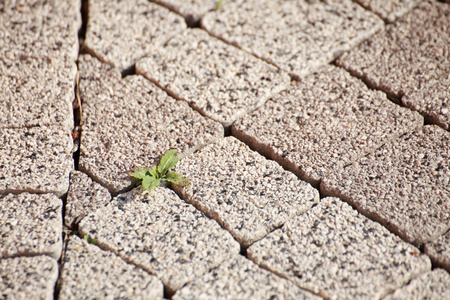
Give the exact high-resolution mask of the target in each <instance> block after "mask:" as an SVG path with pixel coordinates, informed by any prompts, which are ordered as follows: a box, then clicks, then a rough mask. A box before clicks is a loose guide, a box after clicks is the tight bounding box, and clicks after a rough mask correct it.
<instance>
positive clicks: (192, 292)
mask: <svg viewBox="0 0 450 300" xmlns="http://www.w3.org/2000/svg"><path fill="white" fill-rule="evenodd" d="M172 299H173V300H179V299H230V300H231V299H299V300H300V299H302V300H306V299H317V300H318V299H322V298H320V297H317V296H315V295H313V294H311V293H308V292H306V291H303V290H301V289H300V288H298V287H297V286H295V285H294V284H293V283H291V282H290V281H288V280H286V279H284V278H280V277H278V276H276V275H275V274H273V273H271V272H269V271H267V270H265V269H262V268H260V267H258V266H257V265H256V264H254V263H253V262H252V261H250V260H248V259H246V258H244V257H243V256H241V255H236V256H235V257H234V258H233V259H230V260H229V261H227V262H224V263H222V264H221V265H220V267H219V268H217V269H214V270H212V271H211V272H209V273H207V274H205V275H204V276H202V277H200V278H198V279H196V280H194V281H192V282H190V283H188V284H187V285H185V286H184V287H183V288H182V289H181V290H179V291H178V292H177V293H176V294H175V295H174V296H173V298H172Z"/></svg>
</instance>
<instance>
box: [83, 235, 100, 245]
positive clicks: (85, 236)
mask: <svg viewBox="0 0 450 300" xmlns="http://www.w3.org/2000/svg"><path fill="white" fill-rule="evenodd" d="M83 240H85V241H86V242H88V243H89V244H92V245H97V241H96V240H94V239H91V237H90V236H89V235H87V234H85V235H84V236H83Z"/></svg>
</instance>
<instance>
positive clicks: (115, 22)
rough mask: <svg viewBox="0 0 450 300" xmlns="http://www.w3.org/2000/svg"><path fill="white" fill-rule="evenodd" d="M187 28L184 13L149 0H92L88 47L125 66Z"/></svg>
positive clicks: (100, 55) (102, 56)
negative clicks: (181, 14) (173, 10)
mask: <svg viewBox="0 0 450 300" xmlns="http://www.w3.org/2000/svg"><path fill="white" fill-rule="evenodd" d="M185 28H186V23H185V21H184V19H183V18H182V17H180V16H178V15H177V14H175V13H173V12H171V11H169V10H168V9H166V8H164V7H162V6H159V5H157V4H154V3H150V2H148V1H147V0H130V1H125V2H124V1H120V0H97V1H89V14H88V23H87V28H86V40H85V44H84V47H85V48H86V49H87V50H88V51H90V52H91V53H95V56H96V57H98V58H99V59H101V60H102V61H104V62H106V63H109V64H111V65H112V66H115V67H117V68H119V69H122V70H123V69H127V68H129V67H131V66H132V65H134V63H135V62H136V60H138V59H139V58H141V57H143V56H144V55H146V54H148V53H150V49H151V48H152V47H153V46H157V47H158V46H162V45H163V44H164V43H165V42H166V41H167V40H168V39H169V38H170V37H171V36H173V35H175V34H176V33H178V32H181V31H183V30H184V29H185Z"/></svg>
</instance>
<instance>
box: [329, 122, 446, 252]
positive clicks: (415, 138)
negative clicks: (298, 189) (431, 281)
mask: <svg viewBox="0 0 450 300" xmlns="http://www.w3.org/2000/svg"><path fill="white" fill-rule="evenodd" d="M449 149H450V133H449V132H447V131H445V130H443V129H442V128H440V127H437V126H434V125H433V126H424V127H423V128H422V129H421V130H418V131H416V132H414V133H412V134H408V135H405V136H403V137H401V138H400V139H398V140H395V141H392V142H391V143H387V144H386V145H384V146H382V147H381V148H379V149H377V150H376V151H375V152H374V153H372V154H369V155H368V156H366V157H363V158H361V159H360V160H359V161H357V162H355V163H353V164H351V165H349V166H347V167H345V168H344V169H343V170H341V171H340V172H336V173H333V174H329V175H328V176H326V177H325V178H324V179H323V180H322V183H321V192H322V193H323V194H325V195H333V196H339V197H341V198H342V199H345V200H346V201H347V202H349V203H351V204H352V205H354V206H355V207H357V208H358V210H360V211H363V212H364V214H365V215H368V216H370V218H371V219H374V220H377V221H379V222H380V223H382V224H384V225H385V226H386V227H388V228H389V229H390V230H391V231H393V232H395V233H397V234H398V235H400V236H401V237H402V238H403V239H405V240H406V241H409V242H411V243H414V244H417V245H419V244H423V243H426V242H428V241H432V240H435V239H437V238H438V237H439V236H440V235H441V234H443V233H445V232H446V231H447V230H448V229H449V228H450V210H449V207H450V202H449V199H450V150H449Z"/></svg>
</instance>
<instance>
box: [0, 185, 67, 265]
mask: <svg viewBox="0 0 450 300" xmlns="http://www.w3.org/2000/svg"><path fill="white" fill-rule="evenodd" d="M0 204H1V205H0V220H1V221H0V257H1V258H5V257H14V256H22V255H26V256H30V255H31V256H32V255H43V254H47V255H50V256H52V257H54V258H56V259H58V258H59V257H60V256H61V250H62V212H61V209H62V200H61V199H58V198H57V197H56V196H54V195H53V194H43V195H36V194H29V193H22V194H19V195H14V194H9V195H7V196H1V197H0Z"/></svg>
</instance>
